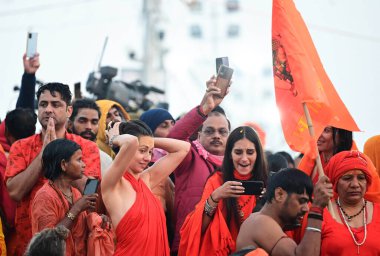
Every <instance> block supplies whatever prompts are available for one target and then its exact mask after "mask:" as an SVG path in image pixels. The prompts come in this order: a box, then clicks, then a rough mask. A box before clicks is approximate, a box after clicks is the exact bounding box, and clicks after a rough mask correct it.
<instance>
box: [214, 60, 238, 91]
mask: <svg viewBox="0 0 380 256" xmlns="http://www.w3.org/2000/svg"><path fill="white" fill-rule="evenodd" d="M233 73H234V70H233V69H232V68H229V67H227V66H225V65H223V64H222V65H220V67H219V71H218V75H217V77H216V87H218V88H220V89H221V92H220V96H221V97H224V96H226V93H227V89H228V87H229V86H230V81H231V78H232V74H233Z"/></svg>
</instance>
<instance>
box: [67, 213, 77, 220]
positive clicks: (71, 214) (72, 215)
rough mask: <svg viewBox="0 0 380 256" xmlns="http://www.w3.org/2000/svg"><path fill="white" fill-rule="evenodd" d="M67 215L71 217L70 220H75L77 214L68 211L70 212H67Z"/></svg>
mask: <svg viewBox="0 0 380 256" xmlns="http://www.w3.org/2000/svg"><path fill="white" fill-rule="evenodd" d="M66 217H67V218H69V219H70V220H72V221H74V220H75V217H76V216H75V215H74V214H73V213H71V212H68V213H67V214H66Z"/></svg>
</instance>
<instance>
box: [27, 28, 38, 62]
mask: <svg viewBox="0 0 380 256" xmlns="http://www.w3.org/2000/svg"><path fill="white" fill-rule="evenodd" d="M37 37H38V33H35V32H28V34H27V40H26V57H28V58H33V57H34V56H35V55H36V53H37Z"/></svg>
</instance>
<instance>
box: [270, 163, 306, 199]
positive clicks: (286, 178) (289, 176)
mask: <svg viewBox="0 0 380 256" xmlns="http://www.w3.org/2000/svg"><path fill="white" fill-rule="evenodd" d="M276 188H282V189H283V190H285V191H286V193H288V195H290V194H299V195H301V194H303V193H304V192H306V194H307V195H308V196H309V200H310V201H311V195H312V193H313V183H312V181H311V179H310V177H309V176H308V175H307V174H305V173H304V172H302V171H301V170H299V169H296V168H286V169H282V170H281V171H279V172H277V173H275V174H273V175H272V176H271V178H270V182H269V184H268V187H267V192H266V198H267V203H271V202H272V200H273V199H274V196H275V190H276Z"/></svg>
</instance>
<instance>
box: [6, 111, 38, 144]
mask: <svg viewBox="0 0 380 256" xmlns="http://www.w3.org/2000/svg"><path fill="white" fill-rule="evenodd" d="M5 120H6V121H5V129H6V130H7V132H8V133H9V134H11V135H12V136H13V137H14V138H15V139H16V140H19V139H23V138H26V137H29V136H32V135H33V134H34V133H35V132H36V122H37V115H36V114H35V113H34V111H33V110H32V109H29V108H17V109H14V110H12V111H10V112H8V113H7V115H6V117H5Z"/></svg>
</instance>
